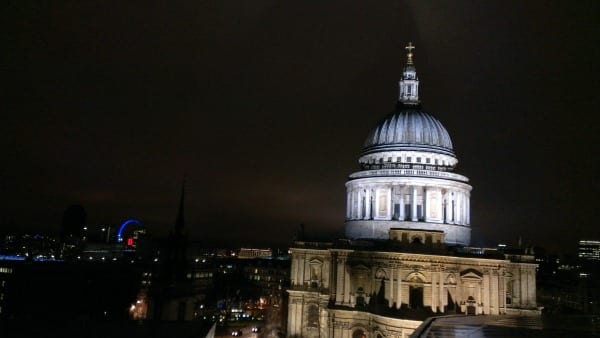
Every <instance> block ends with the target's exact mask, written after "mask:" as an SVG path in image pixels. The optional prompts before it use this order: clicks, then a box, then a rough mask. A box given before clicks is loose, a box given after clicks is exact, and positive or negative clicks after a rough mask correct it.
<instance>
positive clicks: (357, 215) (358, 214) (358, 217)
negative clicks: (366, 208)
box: [356, 189, 363, 219]
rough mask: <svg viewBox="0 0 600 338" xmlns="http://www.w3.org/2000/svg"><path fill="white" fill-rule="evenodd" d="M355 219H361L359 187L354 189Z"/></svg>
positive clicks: (360, 192)
mask: <svg viewBox="0 0 600 338" xmlns="http://www.w3.org/2000/svg"><path fill="white" fill-rule="evenodd" d="M356 201H357V203H356V219H362V218H363V215H362V211H363V210H362V191H361V189H358V190H356Z"/></svg>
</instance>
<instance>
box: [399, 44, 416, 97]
mask: <svg viewBox="0 0 600 338" xmlns="http://www.w3.org/2000/svg"><path fill="white" fill-rule="evenodd" d="M405 49H406V50H408V53H407V54H406V66H404V71H403V72H402V78H401V79H400V82H399V84H398V87H399V88H398V89H399V91H400V95H399V97H398V101H399V102H400V103H402V104H405V105H412V106H414V105H418V104H419V78H417V69H416V68H415V66H414V64H413V52H412V50H413V49H415V46H413V44H412V42H409V43H408V46H406V47H405Z"/></svg>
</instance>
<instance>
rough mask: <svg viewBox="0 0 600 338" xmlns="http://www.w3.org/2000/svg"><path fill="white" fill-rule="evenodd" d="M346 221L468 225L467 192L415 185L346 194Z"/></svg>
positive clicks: (357, 190)
mask: <svg viewBox="0 0 600 338" xmlns="http://www.w3.org/2000/svg"><path fill="white" fill-rule="evenodd" d="M346 204H347V206H346V219H348V220H371V219H374V220H401V221H413V222H418V221H425V222H434V223H447V224H460V225H469V224H470V221H471V220H470V212H469V210H470V196H469V193H468V191H465V190H460V189H444V188H439V187H430V186H418V185H376V186H371V187H354V188H351V189H349V190H348V192H347V200H346Z"/></svg>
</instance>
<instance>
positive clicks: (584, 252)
mask: <svg viewBox="0 0 600 338" xmlns="http://www.w3.org/2000/svg"><path fill="white" fill-rule="evenodd" d="M577 255H578V257H579V259H581V260H585V261H596V262H600V241H592V240H581V241H579V250H578V254H577Z"/></svg>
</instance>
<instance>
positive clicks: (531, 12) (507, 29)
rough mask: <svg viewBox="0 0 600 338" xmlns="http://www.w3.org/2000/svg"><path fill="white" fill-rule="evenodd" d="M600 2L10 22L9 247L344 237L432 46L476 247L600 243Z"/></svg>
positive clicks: (116, 7)
mask: <svg viewBox="0 0 600 338" xmlns="http://www.w3.org/2000/svg"><path fill="white" fill-rule="evenodd" d="M599 5H600V2H598V1H576V2H572V1H563V2H552V3H550V2H547V1H525V2H523V1H461V2H455V1H440V2H430V1H414V2H413V1H408V2H400V1H377V2H367V1H364V2H357V1H335V2H322V1H298V2H292V1H277V0H273V1H161V2H155V1H64V2H61V1H59V2H53V1H49V2H46V1H40V2H25V3H24V2H23V1H7V2H5V3H4V4H3V5H1V10H0V37H1V40H0V46H1V50H2V51H1V53H0V67H1V68H0V72H1V74H0V78H1V79H2V88H1V90H2V91H1V95H0V111H1V114H2V119H1V122H0V151H1V156H2V161H1V162H2V164H1V165H0V198H1V200H0V205H1V209H0V226H1V228H0V232H24V231H37V232H41V233H47V234H56V233H58V230H59V226H60V223H61V219H62V214H63V212H64V210H65V208H66V207H67V206H69V205H71V204H81V205H83V206H84V208H85V209H86V211H87V214H88V223H89V224H90V225H100V224H112V225H118V224H120V223H121V222H122V221H123V220H125V219H126V218H130V217H134V218H139V219H140V220H142V222H143V223H144V224H146V225H147V226H148V228H149V229H150V230H151V231H152V232H153V233H154V234H157V235H164V234H166V233H167V232H168V230H169V229H170V227H172V225H173V223H174V221H175V218H176V215H177V206H178V202H179V193H180V189H181V182H182V180H183V177H184V176H185V177H186V211H185V212H186V222H187V230H188V232H189V234H190V236H191V238H193V239H201V240H203V241H205V242H206V243H208V244H215V243H235V244H239V243H244V244H255V245H267V244H274V243H286V242H287V243H289V241H290V240H291V238H292V236H293V234H294V233H295V232H296V230H297V229H298V226H299V224H301V223H304V224H305V225H306V232H307V233H308V234H309V235H311V236H315V237H327V236H332V235H335V234H336V233H338V234H339V233H342V232H343V222H344V215H345V187H344V183H345V182H346V179H347V177H348V175H349V174H350V173H352V172H354V171H356V170H358V162H357V161H358V156H359V154H360V151H361V148H362V144H363V142H364V140H365V138H366V137H367V135H368V133H369V131H370V130H371V128H373V127H374V126H375V125H376V123H377V121H378V120H379V119H381V118H382V117H384V116H385V115H386V114H387V113H388V112H390V111H392V110H393V108H394V106H395V102H396V100H397V81H398V80H399V78H400V75H401V71H402V67H403V65H404V62H405V50H404V46H405V45H406V44H407V43H408V41H412V42H413V44H414V45H416V47H417V48H416V49H415V51H414V54H415V65H416V67H417V73H418V76H419V79H420V81H421V83H420V98H421V101H422V102H423V107H424V109H425V110H426V111H429V112H430V113H431V114H432V115H433V116H435V117H436V118H438V119H439V120H440V121H441V122H442V123H443V125H444V126H445V127H446V129H447V130H448V131H449V133H450V136H451V138H452V141H453V144H454V150H455V152H456V155H457V156H458V159H459V166H458V168H457V172H458V173H460V174H463V175H465V176H467V177H469V178H470V184H471V185H472V186H473V191H472V195H471V223H472V228H473V233H472V237H473V244H475V245H495V244H497V243H498V242H506V243H509V244H516V242H517V239H518V237H519V235H521V236H522V238H523V242H524V243H526V244H532V245H538V246H544V247H546V248H547V249H549V250H561V251H568V250H574V248H575V247H576V242H577V240H579V239H582V238H596V239H600V231H599V228H600V227H599V223H598V220H599V219H600V213H599V212H598V210H599V209H600V207H599V204H600V198H599V197H598V196H600V184H599V180H598V176H597V175H598V173H599V172H600V171H599V167H600V161H599V160H598V156H599V151H598V149H597V147H598V145H599V144H600V137H599V134H600V130H599V127H598V122H597V121H598V120H599V118H598V117H597V114H598V113H600V112H599V109H598V108H599V107H600V102H599V95H598V90H599V89H600V85H599V80H598V79H599V76H600V72H599V71H598V68H599V66H598V65H597V63H598V60H600V41H599V38H600V21H599V18H600V6H599Z"/></svg>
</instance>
